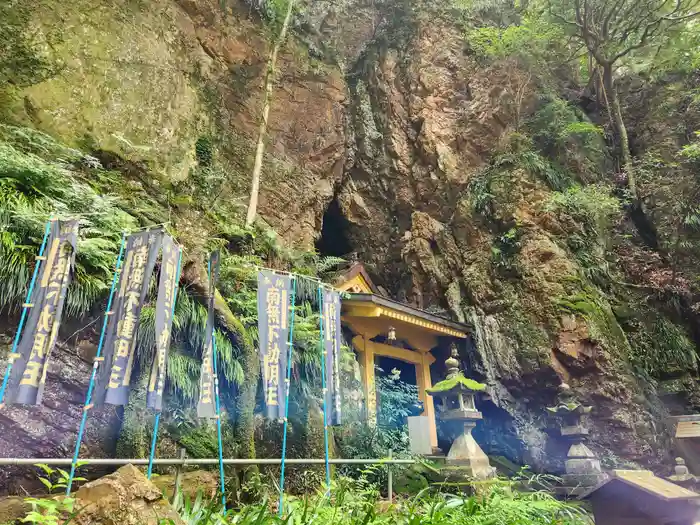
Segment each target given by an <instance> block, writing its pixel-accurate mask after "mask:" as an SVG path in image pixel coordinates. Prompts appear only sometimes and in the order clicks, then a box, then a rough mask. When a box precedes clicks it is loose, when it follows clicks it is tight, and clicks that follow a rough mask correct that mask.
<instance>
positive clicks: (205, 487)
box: [151, 470, 219, 500]
mask: <svg viewBox="0 0 700 525" xmlns="http://www.w3.org/2000/svg"><path fill="white" fill-rule="evenodd" d="M151 481H152V482H153V484H154V485H155V486H156V487H158V490H160V491H161V492H162V493H165V495H166V496H167V497H168V498H170V499H172V497H173V494H175V474H167V475H163V476H155V477H153V478H152V479H151ZM218 491H219V474H218V473H217V472H213V471H210V470H193V471H192V472H183V473H182V477H181V479H180V492H181V493H182V494H183V495H185V496H188V497H189V498H190V500H194V498H196V497H197V493H199V492H201V493H202V498H204V499H205V500H209V499H212V498H214V497H216V494H217V492H218Z"/></svg>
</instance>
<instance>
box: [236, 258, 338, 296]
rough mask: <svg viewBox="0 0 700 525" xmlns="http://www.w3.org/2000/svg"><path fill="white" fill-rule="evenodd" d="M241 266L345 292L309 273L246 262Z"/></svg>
mask: <svg viewBox="0 0 700 525" xmlns="http://www.w3.org/2000/svg"><path fill="white" fill-rule="evenodd" d="M241 266H242V267H244V268H246V267H247V268H255V269H256V270H263V271H267V272H270V273H274V274H278V275H288V276H289V277H292V278H293V279H302V280H305V281H309V282H312V283H316V284H317V285H318V286H319V287H320V288H324V289H326V290H335V291H337V292H340V293H345V292H343V291H342V290H340V289H339V288H336V287H334V286H332V285H330V284H328V283H326V282H324V281H322V280H321V279H319V278H317V277H312V276H310V275H303V274H298V273H292V272H288V271H287V270H276V269H274V268H267V267H265V266H260V265H258V264H249V263H246V264H242V265H241Z"/></svg>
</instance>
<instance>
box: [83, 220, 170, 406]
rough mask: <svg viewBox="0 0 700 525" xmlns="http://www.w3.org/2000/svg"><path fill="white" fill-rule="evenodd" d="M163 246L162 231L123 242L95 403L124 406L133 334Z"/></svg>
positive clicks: (132, 347) (132, 352) (132, 348)
mask: <svg viewBox="0 0 700 525" xmlns="http://www.w3.org/2000/svg"><path fill="white" fill-rule="evenodd" d="M162 242H163V231H162V230H151V231H145V232H140V233H135V234H132V235H130V236H129V237H128V238H127V242H126V251H125V258H124V265H123V266H122V269H121V274H120V277H119V287H118V291H117V293H116V294H115V297H114V302H113V304H112V311H111V312H108V313H107V315H109V323H108V325H107V331H106V333H105V344H104V349H105V354H104V358H105V359H104V360H105V363H106V364H107V366H104V367H102V368H101V369H100V371H99V374H98V377H97V385H96V387H95V398H94V399H95V403H97V404H101V403H109V404H112V405H126V403H127V402H128V399H129V383H130V380H131V370H132V367H133V363H134V354H135V352H134V350H135V347H136V334H137V332H138V328H139V324H140V314H141V309H142V307H143V304H144V301H145V298H146V293H147V292H148V286H149V284H150V281H151V275H152V274H153V269H154V267H155V263H156V259H157V257H158V252H159V251H160V247H161V244H162Z"/></svg>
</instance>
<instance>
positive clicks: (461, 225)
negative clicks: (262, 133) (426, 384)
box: [0, 0, 670, 471]
mask: <svg viewBox="0 0 700 525" xmlns="http://www.w3.org/2000/svg"><path fill="white" fill-rule="evenodd" d="M20 4H23V3H20ZM413 4H415V5H413ZM413 4H412V3H410V2H402V1H400V0H386V1H382V2H367V1H364V0H347V1H342V2H333V3H331V2H325V1H318V2H314V3H313V5H312V6H311V7H310V8H309V9H308V10H307V11H306V15H304V16H303V17H301V18H298V19H297V20H296V21H295V24H294V25H295V27H294V36H293V38H291V39H290V42H289V44H288V46H287V47H286V49H285V52H284V53H283V56H282V59H281V66H280V72H279V79H278V82H277V85H276V87H275V92H274V101H273V106H272V110H271V121H270V137H269V148H268V155H267V156H266V159H265V169H264V173H263V177H262V192H261V200H260V214H261V216H262V217H263V218H264V219H265V220H266V221H267V222H268V223H269V224H270V225H271V226H272V227H273V228H274V229H275V230H276V231H277V232H278V233H279V234H280V235H281V236H282V237H283V238H284V239H285V240H287V241H288V242H290V243H294V244H296V245H298V246H305V247H312V246H313V245H314V243H315V242H317V243H318V244H317V246H319V247H320V248H321V249H323V250H324V251H326V252H328V253H331V252H333V253H332V254H334V255H341V253H340V252H344V251H349V252H352V254H351V255H349V256H350V257H357V258H358V259H360V260H362V261H364V262H365V263H367V266H368V268H369V270H370V271H371V273H372V274H373V276H374V277H375V278H376V279H377V282H378V283H379V284H380V285H382V286H383V287H384V288H386V289H387V290H388V291H389V293H390V294H391V295H392V296H394V297H395V298H397V299H400V300H404V301H408V302H410V303H412V304H415V305H416V306H418V307H421V308H425V309H428V310H431V311H436V312H441V313H443V314H444V315H449V316H451V317H453V318H455V319H457V320H460V321H466V322H471V323H472V324H473V325H474V327H475V334H474V338H475V341H476V345H475V350H474V352H471V353H470V354H469V355H465V356H464V358H465V361H470V362H471V369H472V372H473V373H476V374H478V375H480V376H481V377H482V378H483V379H485V380H486V381H487V382H488V384H489V387H490V390H491V393H492V397H493V399H494V402H495V403H496V404H497V405H498V407H499V410H501V412H499V413H500V414H502V415H503V418H504V420H506V419H507V418H510V420H508V423H507V426H508V429H509V432H510V434H509V438H510V439H512V441H513V442H517V444H518V446H520V447H521V450H520V452H521V453H522V454H521V457H522V458H523V460H524V461H527V462H528V463H529V464H531V465H533V466H535V467H537V468H542V469H548V470H554V471H557V470H560V468H561V452H562V451H561V450H560V448H561V447H560V446H559V444H558V442H557V440H556V438H554V439H553V438H552V437H551V435H550V433H551V431H550V429H549V426H550V423H549V422H548V421H547V420H546V418H545V410H544V407H545V406H547V405H549V404H551V403H552V402H553V401H554V400H555V398H556V395H557V392H558V387H559V385H560V383H561V382H564V381H565V382H567V383H569V384H571V386H572V387H573V389H574V391H575V392H576V393H577V394H578V395H579V396H580V397H581V399H582V400H583V401H585V402H586V403H591V404H593V405H594V406H595V407H596V409H595V413H594V417H593V429H592V437H591V439H592V442H593V448H595V449H596V450H597V451H598V452H599V453H600V454H601V455H602V456H603V457H604V458H606V459H608V460H609V464H610V465H619V464H623V463H624V462H625V461H632V462H638V463H642V464H645V465H651V466H653V467H659V466H660V465H662V464H663V462H664V461H665V460H666V459H667V455H668V453H669V446H670V445H669V441H668V434H667V433H666V431H667V429H665V428H664V417H665V415H666V412H665V409H664V407H663V405H662V403H661V402H660V399H659V397H658V395H657V394H656V392H655V390H654V388H653V386H652V385H650V384H648V383H647V382H645V381H643V380H641V379H639V377H638V376H637V375H636V374H635V373H634V372H633V370H632V368H631V366H630V363H629V360H628V358H627V355H628V353H629V351H630V348H629V347H630V343H629V341H628V339H627V337H626V334H625V331H624V330H623V328H621V326H620V323H619V322H618V319H617V318H616V317H615V315H614V312H613V308H614V306H616V305H613V304H611V302H610V300H609V299H608V298H606V296H605V294H603V293H602V292H601V291H600V290H599V289H598V288H597V287H596V286H595V285H594V284H592V283H591V282H589V281H588V280H587V279H585V278H582V271H581V267H580V265H579V264H578V262H577V261H576V259H575V258H574V257H573V256H572V254H571V253H570V251H569V250H568V249H567V248H566V245H565V242H563V241H562V239H563V237H565V235H566V229H565V228H564V227H562V225H561V224H560V222H559V221H558V220H557V218H556V217H553V216H552V214H551V213H550V212H548V211H546V209H545V206H544V205H543V203H545V202H546V201H547V199H548V197H549V196H550V195H551V193H552V190H551V189H550V188H548V187H547V185H546V184H544V183H543V182H542V181H541V180H540V179H538V178H537V177H536V176H534V175H533V174H532V173H528V172H527V170H525V169H518V168H517V167H516V168H515V169H513V170H512V172H511V176H510V179H509V180H508V181H507V182H506V183H505V187H503V188H500V193H499V196H497V201H496V203H495V208H496V209H495V214H496V216H497V218H498V221H497V222H498V223H499V224H501V225H503V224H516V223H517V224H518V229H519V232H520V236H521V237H520V245H521V247H520V249H519V252H518V254H517V259H518V265H519V268H520V270H519V272H520V275H519V276H518V277H517V278H515V279H514V278H511V277H509V276H507V275H505V276H504V275H503V274H502V273H499V272H498V271H496V269H494V265H493V261H492V259H491V257H492V247H493V246H494V243H495V242H496V241H497V239H498V237H499V236H500V235H502V234H503V233H504V232H503V231H501V230H499V226H498V225H494V224H493V221H488V220H486V219H485V218H484V217H483V216H481V215H479V214H477V213H475V212H474V210H473V207H472V206H471V204H470V186H469V183H470V180H472V179H473V177H474V176H475V174H476V173H477V172H478V171H479V170H480V169H481V168H483V166H484V165H485V164H486V163H487V162H488V161H489V158H490V157H491V155H492V154H493V153H494V152H495V151H497V150H498V148H500V147H501V146H502V142H503V141H504V140H505V139H506V137H507V135H508V134H509V132H510V131H512V130H513V129H514V127H515V126H516V121H517V120H518V119H519V114H517V112H515V111H514V110H513V103H512V93H511V91H510V90H509V89H508V86H509V85H510V83H511V82H512V75H513V71H512V69H509V68H508V67H506V66H499V65H492V66H484V65H483V64H481V63H479V61H478V60H477V59H476V58H475V57H474V56H473V54H472V53H470V52H469V49H468V46H466V45H465V41H464V36H463V33H462V31H461V29H460V28H459V27H458V26H457V25H456V24H455V23H454V22H453V20H452V19H451V18H450V16H448V15H446V14H445V12H444V11H442V12H438V11H436V10H431V9H430V8H427V7H426V6H424V5H422V4H421V3H417V2H414V3H413ZM18 9H23V10H24V12H26V13H30V16H29V17H28V18H27V19H26V20H25V19H22V20H21V24H22V27H23V28H24V29H26V30H28V31H31V33H32V34H33V35H34V38H35V39H36V40H37V41H38V42H39V43H40V44H41V46H40V48H41V49H42V50H43V51H42V53H43V54H44V55H45V57H46V58H47V59H50V60H51V62H52V63H54V64H58V67H56V68H55V71H52V72H51V74H48V75H46V78H44V77H41V78H39V77H37V78H34V79H32V81H31V82H27V83H25V84H26V85H22V84H11V85H6V86H4V87H0V99H2V100H3V101H4V104H3V109H2V118H3V120H5V121H10V122H14V123H21V124H25V125H31V126H34V127H37V128H39V129H42V130H44V131H47V132H48V133H50V134H53V135H55V136H57V137H59V138H61V139H62V140H64V141H66V142H68V143H71V144H74V145H76V146H79V147H82V148H86V149H91V150H106V151H113V152H115V153H117V154H118V155H120V156H122V157H124V158H127V159H131V160H133V161H138V162H142V163H145V165H147V166H148V169H149V170H150V173H152V174H153V177H154V179H156V180H159V179H160V180H165V179H167V180H181V179H183V178H186V177H187V176H188V171H189V168H190V167H191V166H192V164H193V159H194V155H195V144H196V142H197V140H198V139H199V138H200V137H211V140H212V141H213V142H214V143H215V145H216V147H217V148H218V149H219V151H221V152H222V160H223V162H224V163H225V165H226V166H227V168H228V171H229V174H230V176H229V179H228V180H227V184H228V186H229V189H230V190H231V191H232V192H233V194H235V195H236V196H237V197H236V199H235V200H236V202H237V203H238V204H239V205H240V206H239V208H240V210H241V211H244V209H245V205H246V192H247V188H248V173H249V169H250V164H251V162H250V161H251V153H252V148H253V145H254V138H255V135H254V134H255V130H256V128H257V118H258V117H257V114H258V111H259V107H260V102H261V89H260V86H261V83H262V79H263V75H264V68H265V60H266V57H267V54H268V52H269V49H270V34H269V30H268V29H266V27H265V25H264V24H263V23H261V21H260V20H259V19H258V18H257V15H256V14H255V13H254V12H253V11H251V9H250V8H249V7H248V6H247V4H245V3H243V2H232V3H229V5H228V6H227V8H226V10H225V11H222V9H221V7H220V5H219V2H216V1H215V0H156V1H153V2H142V1H127V0H117V1H115V2H107V1H106V0H105V1H103V0H98V1H95V0H91V1H90V2H87V3H86V0H78V1H75V2H69V3H67V2H58V1H55V0H40V1H38V2H33V3H32V5H31V7H29V6H28V4H25V5H19V7H18ZM18 23H19V22H18ZM533 91H534V90H533ZM531 93H532V92H531ZM535 104H536V100H535V99H534V95H533V96H532V97H531V98H526V99H525V100H524V101H523V103H522V108H523V109H522V111H523V112H526V113H527V112H528V111H531V109H532V108H533V107H534V105H535ZM499 199H500V200H499ZM324 215H325V217H326V226H327V227H326V230H325V231H324V230H323V223H324ZM328 224H338V225H339V226H338V230H337V231H336V230H333V229H329V228H328ZM341 226H342V228H341ZM340 230H342V231H340ZM334 237H336V238H334ZM581 297H583V298H584V299H583V300H582V301H583V302H584V303H586V305H587V306H586V307H585V308H584V307H581V309H578V310H577V309H576V308H568V309H567V308H562V306H561V305H562V302H563V301H568V304H574V303H575V304H578V303H577V302H576V301H574V302H573V303H572V301H571V300H572V298H574V299H575V298H579V299H580V298H581ZM579 302H581V301H579ZM69 351H70V352H71V353H77V351H76V350H75V348H73V349H72V350H69ZM71 355H72V354H71ZM61 363H62V362H61V359H60V355H59V356H58V359H55V360H54V364H53V365H52V367H53V368H54V370H56V367H61V366H62V365H61ZM73 366H78V367H86V366H87V365H85V364H84V363H79V364H78V365H74V364H73V359H71V364H70V366H68V365H66V367H68V368H70V367H73ZM68 368H66V370H68ZM80 372H85V371H83V370H80ZM69 375H72V372H71V374H69ZM83 375H84V376H85V377H87V373H84V374H83ZM61 377H62V376H61ZM81 377H82V375H81ZM50 380H53V379H52V378H51V377H50ZM55 380H58V381H59V382H70V380H69V379H62V378H59V376H55ZM81 391H84V389H83V390H81ZM79 403H80V402H79V401H78V400H77V399H76V400H75V406H73V407H71V408H70V410H69V412H71V413H73V412H75V411H76V410H77V408H78V407H79ZM22 417H24V416H21V415H19V414H18V415H17V417H16V418H15V420H16V421H20V420H21V419H22ZM71 417H74V416H71ZM111 424H112V423H111V422H109V423H108V422H105V425H106V426H107V427H109V425H111ZM109 428H112V427H109ZM496 434H498V432H493V433H490V434H489V433H488V432H485V434H484V435H486V436H489V435H490V436H491V438H489V439H496V438H495V437H494V436H495V435H496ZM52 443H53V444H52V445H51V447H49V449H44V448H42V446H40V445H39V444H37V446H36V447H34V446H33V447H32V448H31V450H32V453H33V454H37V455H42V454H45V455H56V454H58V453H59V452H60V453H61V454H64V452H61V451H62V450H63V448H62V447H63V445H60V446H59V445H58V444H57V442H56V441H52ZM8 446H9V445H8ZM485 448H486V449H487V450H488V449H489V443H485ZM494 448H495V449H499V447H497V446H494ZM2 450H4V448H2ZM8 450H9V449H8ZM553 451H554V453H553ZM11 452H12V451H11V450H10V451H9V452H8V454H9V453H11ZM49 452H50V453H49ZM98 453H99V451H98ZM3 455H4V454H3Z"/></svg>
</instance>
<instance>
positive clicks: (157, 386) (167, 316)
mask: <svg viewBox="0 0 700 525" xmlns="http://www.w3.org/2000/svg"><path fill="white" fill-rule="evenodd" d="M162 253H163V255H162V259H161V264H160V280H159V283H158V298H157V299H156V323H155V329H156V355H155V358H154V359H153V367H152V368H151V377H150V380H149V381H148V393H147V395H146V406H147V407H148V408H152V409H153V410H155V411H156V412H160V411H161V410H162V409H163V391H164V390H165V366H166V363H167V362H168V350H169V349H170V336H171V333H172V327H173V308H174V306H175V293H176V291H177V286H178V283H177V278H178V275H177V274H178V266H179V262H180V253H181V248H180V247H179V246H178V245H177V244H176V243H175V241H174V240H173V238H172V237H170V235H166V236H165V237H163V250H162Z"/></svg>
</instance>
